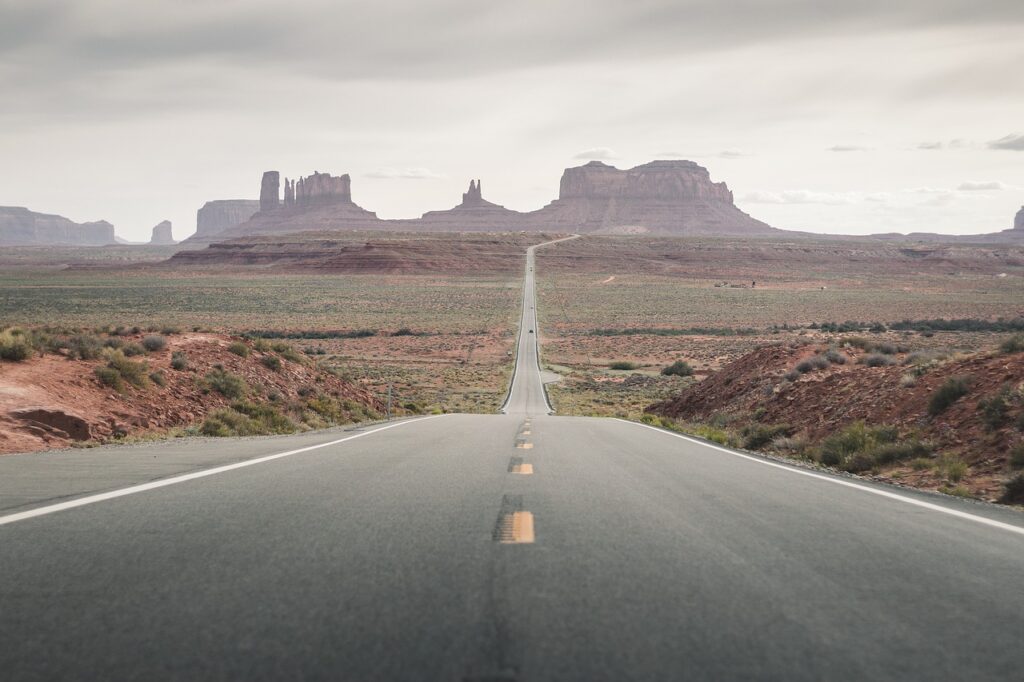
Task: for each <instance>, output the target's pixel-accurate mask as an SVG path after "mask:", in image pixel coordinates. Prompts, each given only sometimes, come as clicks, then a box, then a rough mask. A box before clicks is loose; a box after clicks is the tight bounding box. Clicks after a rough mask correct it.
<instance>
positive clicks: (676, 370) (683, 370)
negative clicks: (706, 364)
mask: <svg viewBox="0 0 1024 682" xmlns="http://www.w3.org/2000/svg"><path fill="white" fill-rule="evenodd" d="M661 373H662V374H664V375H665V376H667V377H688V376H692V375H693V367H690V363H688V362H687V361H686V360H676V361H675V362H673V363H672V364H671V365H669V366H668V367H666V368H664V369H663V370H661Z"/></svg>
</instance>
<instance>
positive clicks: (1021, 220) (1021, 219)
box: [1013, 206, 1024, 232]
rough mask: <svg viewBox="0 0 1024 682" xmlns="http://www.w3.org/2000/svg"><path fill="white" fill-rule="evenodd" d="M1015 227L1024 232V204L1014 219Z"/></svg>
mask: <svg viewBox="0 0 1024 682" xmlns="http://www.w3.org/2000/svg"><path fill="white" fill-rule="evenodd" d="M1013 229H1015V230H1020V231H1021V232H1024V206H1021V207H1020V210H1019V211H1017V217H1016V218H1014V219H1013Z"/></svg>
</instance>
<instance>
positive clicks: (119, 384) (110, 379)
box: [95, 367, 125, 393]
mask: <svg viewBox="0 0 1024 682" xmlns="http://www.w3.org/2000/svg"><path fill="white" fill-rule="evenodd" d="M95 372H96V378H97V379H99V380H100V383H101V384H103V385H104V386H109V387H110V388H112V389H114V390H115V391H117V392H118V393H124V389H125V386H124V379H122V378H121V373H120V372H118V371H117V370H116V369H113V368H111V367H97V368H96V369H95Z"/></svg>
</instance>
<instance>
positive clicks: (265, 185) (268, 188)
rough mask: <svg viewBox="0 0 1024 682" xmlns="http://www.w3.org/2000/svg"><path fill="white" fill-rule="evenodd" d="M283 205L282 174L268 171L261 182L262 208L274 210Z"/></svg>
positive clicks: (263, 209)
mask: <svg viewBox="0 0 1024 682" xmlns="http://www.w3.org/2000/svg"><path fill="white" fill-rule="evenodd" d="M280 205H281V174H280V173H278V172H277V171H267V172H266V173H264V174H263V180H262V182H261V183H260V210H261V211H273V210H275V209H277V208H278V207H279V206H280Z"/></svg>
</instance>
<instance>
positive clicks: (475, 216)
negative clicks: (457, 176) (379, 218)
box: [388, 180, 530, 232]
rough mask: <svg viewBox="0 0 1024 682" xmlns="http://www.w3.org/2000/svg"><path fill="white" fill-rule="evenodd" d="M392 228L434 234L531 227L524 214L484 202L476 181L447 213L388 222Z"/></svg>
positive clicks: (512, 230) (506, 230)
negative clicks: (429, 231) (459, 201)
mask: <svg viewBox="0 0 1024 682" xmlns="http://www.w3.org/2000/svg"><path fill="white" fill-rule="evenodd" d="M388 223H390V224H391V226H392V227H396V228H400V229H410V230H431V231H434V232H516V231H520V230H526V229H529V228H530V225H529V218H527V216H526V214H525V213H520V212H518V211H513V210H510V209H507V208H505V207H504V206H499V205H498V204H495V203H492V202H490V201H487V200H486V199H484V197H483V191H482V190H481V188H480V181H479V180H470V181H469V189H468V190H466V191H465V192H463V193H462V203H461V204H459V205H458V206H456V207H455V208H451V209H448V210H447V211H428V212H426V213H424V214H423V216H422V217H421V218H419V219H417V220H389V221H388Z"/></svg>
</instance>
